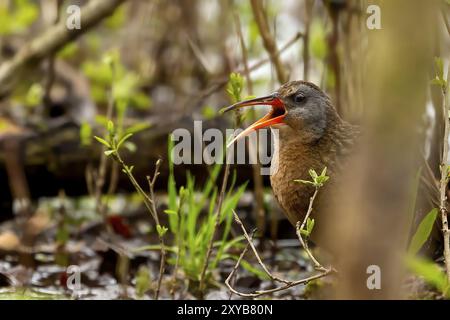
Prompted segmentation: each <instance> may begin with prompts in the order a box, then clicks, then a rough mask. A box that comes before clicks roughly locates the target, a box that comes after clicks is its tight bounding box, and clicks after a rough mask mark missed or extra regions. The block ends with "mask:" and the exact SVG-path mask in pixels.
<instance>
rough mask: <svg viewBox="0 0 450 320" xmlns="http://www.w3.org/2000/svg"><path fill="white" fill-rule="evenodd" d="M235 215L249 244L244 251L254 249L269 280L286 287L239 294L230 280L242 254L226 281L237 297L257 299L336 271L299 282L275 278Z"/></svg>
mask: <svg viewBox="0 0 450 320" xmlns="http://www.w3.org/2000/svg"><path fill="white" fill-rule="evenodd" d="M233 215H234V219H235V220H236V222H237V223H238V224H239V225H240V227H241V229H242V231H243V232H244V237H245V239H246V240H247V242H248V245H247V247H246V249H244V250H248V247H250V248H252V251H253V253H254V254H255V256H256V259H257V260H258V263H259V265H260V266H261V267H262V268H263V270H264V272H265V273H266V274H267V275H268V276H269V278H270V279H271V280H274V281H277V282H281V283H283V284H284V285H282V286H280V287H276V288H273V289H268V290H257V291H255V292H252V293H243V292H239V291H237V290H236V289H234V288H233V287H232V286H231V285H230V280H231V278H232V277H233V275H234V274H235V273H236V270H237V268H238V267H239V264H240V263H241V261H242V258H243V257H244V255H243V254H242V253H241V255H240V258H239V259H238V261H237V262H236V265H235V266H234V268H233V270H232V271H231V274H230V275H229V276H228V277H227V279H226V280H225V285H226V286H227V287H228V289H229V290H230V291H231V292H233V293H234V294H237V295H239V296H241V297H247V298H255V297H259V296H262V295H265V294H269V293H274V292H278V291H282V290H286V289H288V288H291V287H295V286H298V285H300V284H307V283H308V282H310V281H312V280H316V279H319V278H323V277H325V276H327V275H329V274H331V273H333V272H335V270H334V269H333V268H331V267H330V268H324V269H323V270H320V273H318V274H316V275H312V276H310V277H308V278H305V279H301V280H297V281H289V280H285V279H281V278H278V277H275V276H273V275H272V273H270V271H269V270H268V269H267V267H266V266H265V264H264V263H263V262H262V260H261V257H260V256H259V254H258V252H257V251H256V248H255V246H254V244H253V242H252V239H251V237H250V236H249V235H248V233H247V230H246V229H245V227H244V225H243V223H242V221H241V219H240V218H239V216H238V215H237V213H236V212H235V211H234V210H233ZM244 254H245V252H244Z"/></svg>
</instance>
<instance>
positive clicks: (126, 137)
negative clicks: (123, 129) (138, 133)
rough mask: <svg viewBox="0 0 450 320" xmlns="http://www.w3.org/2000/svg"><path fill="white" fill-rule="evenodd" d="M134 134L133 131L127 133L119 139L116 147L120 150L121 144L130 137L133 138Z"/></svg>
mask: <svg viewBox="0 0 450 320" xmlns="http://www.w3.org/2000/svg"><path fill="white" fill-rule="evenodd" d="M132 135H133V134H132V133H127V134H126V135H125V136H123V137H122V139H120V140H119V142H118V143H117V146H116V149H117V150H119V149H120V146H121V145H122V144H123V143H124V142H125V141H127V140H128V139H129V138H131V136H132Z"/></svg>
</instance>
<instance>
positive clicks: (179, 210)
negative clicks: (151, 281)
mask: <svg viewBox="0 0 450 320" xmlns="http://www.w3.org/2000/svg"><path fill="white" fill-rule="evenodd" d="M183 203H184V194H181V193H180V199H179V201H178V208H177V217H178V230H177V235H176V239H177V248H178V250H177V252H176V258H175V266H174V269H173V275H172V288H171V289H170V294H171V295H172V298H173V299H175V286H176V282H177V274H178V267H179V265H180V254H181V249H180V247H181V223H180V221H181V208H182V207H183Z"/></svg>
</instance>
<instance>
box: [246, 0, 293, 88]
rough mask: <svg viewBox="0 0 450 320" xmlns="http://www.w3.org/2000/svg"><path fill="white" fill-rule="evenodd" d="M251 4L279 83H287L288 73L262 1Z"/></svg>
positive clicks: (253, 1) (252, 0)
mask: <svg viewBox="0 0 450 320" xmlns="http://www.w3.org/2000/svg"><path fill="white" fill-rule="evenodd" d="M250 3H251V5H252V11H253V17H254V18H255V22H256V24H257V26H258V29H259V33H260V35H261V38H262V40H263V45H264V48H265V49H266V51H267V53H268V54H269V57H270V61H271V62H272V64H273V65H274V67H275V71H276V73H277V78H278V82H280V83H285V82H286V81H287V76H286V72H285V69H284V67H283V64H282V63H281V60H280V59H279V57H278V54H277V52H278V49H277V45H276V42H275V39H274V38H273V36H272V34H271V33H270V29H269V23H268V21H267V15H266V12H265V10H264V8H263V6H262V1H260V0H251V1H250Z"/></svg>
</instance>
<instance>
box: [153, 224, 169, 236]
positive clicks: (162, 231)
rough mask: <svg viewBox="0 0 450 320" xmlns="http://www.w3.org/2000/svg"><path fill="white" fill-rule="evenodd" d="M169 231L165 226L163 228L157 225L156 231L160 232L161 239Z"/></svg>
mask: <svg viewBox="0 0 450 320" xmlns="http://www.w3.org/2000/svg"><path fill="white" fill-rule="evenodd" d="M167 230H168V229H167V228H166V227H164V226H161V225H159V224H158V225H156V231H157V232H158V234H159V236H160V237H163V236H164V235H165V234H166V232H167Z"/></svg>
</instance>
